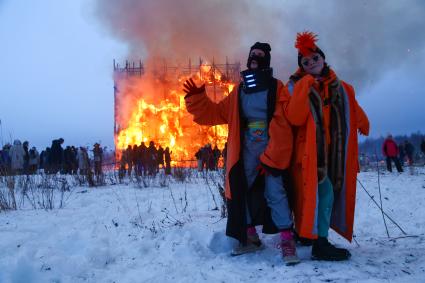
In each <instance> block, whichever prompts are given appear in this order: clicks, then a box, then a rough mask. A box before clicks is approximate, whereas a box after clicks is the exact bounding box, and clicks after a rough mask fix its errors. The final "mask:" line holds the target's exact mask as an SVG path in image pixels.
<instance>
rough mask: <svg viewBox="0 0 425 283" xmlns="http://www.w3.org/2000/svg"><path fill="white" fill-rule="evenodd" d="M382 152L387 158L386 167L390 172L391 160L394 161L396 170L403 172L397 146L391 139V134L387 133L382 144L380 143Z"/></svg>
mask: <svg viewBox="0 0 425 283" xmlns="http://www.w3.org/2000/svg"><path fill="white" fill-rule="evenodd" d="M382 153H383V154H384V156H385V157H386V159H387V169H388V171H390V172H392V167H391V162H392V161H394V163H395V166H396V168H397V171H398V172H403V168H402V167H401V164H400V160H399V159H398V154H399V150H398V146H397V144H396V142H395V141H394V139H393V136H392V135H388V137H387V138H386V139H385V141H384V144H383V145H382Z"/></svg>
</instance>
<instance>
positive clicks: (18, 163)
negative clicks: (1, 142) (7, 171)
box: [9, 140, 25, 175]
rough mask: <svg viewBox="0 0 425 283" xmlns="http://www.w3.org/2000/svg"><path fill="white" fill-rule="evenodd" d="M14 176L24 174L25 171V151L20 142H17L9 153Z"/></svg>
mask: <svg viewBox="0 0 425 283" xmlns="http://www.w3.org/2000/svg"><path fill="white" fill-rule="evenodd" d="M9 155H10V159H11V169H12V174H16V175H18V174H22V172H23V170H24V156H25V150H24V148H23V146H22V144H21V141H20V140H15V141H14V142H13V146H12V147H11V148H10V151H9Z"/></svg>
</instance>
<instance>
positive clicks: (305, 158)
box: [283, 70, 369, 241]
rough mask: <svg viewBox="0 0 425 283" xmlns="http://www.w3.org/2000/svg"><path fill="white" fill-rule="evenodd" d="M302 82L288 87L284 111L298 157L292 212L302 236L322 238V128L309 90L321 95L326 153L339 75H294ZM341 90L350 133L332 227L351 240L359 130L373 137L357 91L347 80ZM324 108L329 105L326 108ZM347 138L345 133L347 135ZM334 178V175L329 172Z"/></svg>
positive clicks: (293, 166)
mask: <svg viewBox="0 0 425 283" xmlns="http://www.w3.org/2000/svg"><path fill="white" fill-rule="evenodd" d="M293 77H297V78H298V80H296V81H295V80H290V81H289V83H288V85H287V87H288V91H289V93H290V96H288V97H284V98H287V100H286V101H284V102H283V105H284V112H285V114H286V117H287V119H288V120H289V122H290V123H291V124H292V125H293V126H294V135H295V142H294V155H293V159H292V162H291V170H290V172H291V176H292V182H293V188H294V191H293V201H292V203H293V206H294V207H293V209H294V216H295V228H296V230H297V232H298V234H299V235H300V236H302V237H306V238H311V239H314V238H317V227H316V225H315V223H317V208H318V207H317V206H318V176H319V175H318V174H319V172H318V146H317V143H316V142H317V140H316V137H317V135H316V134H317V133H316V128H317V126H316V125H317V124H316V122H315V118H314V117H313V114H312V110H311V109H313V108H311V107H313V106H312V105H311V104H310V95H311V94H310V92H312V88H313V91H314V90H315V91H316V93H319V94H320V103H321V105H322V109H323V114H322V118H321V123H322V125H323V126H324V130H325V133H324V135H325V143H326V145H325V147H326V152H328V150H329V149H330V147H331V138H332V137H331V133H330V125H331V124H332V122H333V121H332V120H331V117H332V116H331V113H330V109H329V108H330V105H329V104H328V103H325V102H326V101H330V100H329V97H330V93H331V89H330V85H331V83H332V85H335V82H337V81H336V80H337V77H336V75H335V73H334V72H333V71H332V70H329V74H328V76H326V77H325V78H324V79H322V80H321V81H320V82H316V81H315V79H314V78H313V77H312V76H311V75H308V74H305V73H303V72H301V71H300V70H298V72H297V73H296V74H295V76H293ZM339 82H340V84H339V86H338V88H337V89H338V91H339V93H341V96H342V98H343V99H342V101H343V102H344V105H345V106H344V109H345V110H344V115H343V116H342V120H345V123H342V125H344V127H346V130H345V131H343V132H342V133H343V134H342V136H343V140H345V145H343V146H342V152H343V158H342V161H343V164H344V165H345V167H344V169H345V171H344V172H343V176H342V177H343V182H342V186H341V191H340V192H338V193H335V196H334V206H333V208H334V209H333V212H332V217H331V227H332V228H333V229H334V230H335V231H336V232H338V233H339V234H340V235H342V236H343V237H345V238H346V239H348V240H349V241H351V238H352V234H353V222H354V208H355V200H356V176H357V172H358V171H359V165H358V141H357V130H359V131H360V133H362V134H364V135H368V134H369V120H368V118H367V116H366V114H365V113H364V112H363V110H362V108H361V107H360V106H359V105H358V103H357V101H356V98H355V94H354V89H353V87H352V86H351V85H349V84H348V83H346V82H344V81H339ZM324 104H325V105H324ZM344 134H345V135H344ZM327 174H329V171H328V172H327Z"/></svg>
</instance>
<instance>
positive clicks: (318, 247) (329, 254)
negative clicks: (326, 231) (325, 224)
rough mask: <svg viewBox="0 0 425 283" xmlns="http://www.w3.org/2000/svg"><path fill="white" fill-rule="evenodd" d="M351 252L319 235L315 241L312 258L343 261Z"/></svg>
mask: <svg viewBox="0 0 425 283" xmlns="http://www.w3.org/2000/svg"><path fill="white" fill-rule="evenodd" d="M350 257H351V254H350V252H349V251H348V250H346V249H341V248H336V247H335V246H334V245H332V244H331V243H329V241H328V239H327V238H325V237H319V238H318V239H317V240H316V241H314V243H313V248H312V250H311V258H312V259H313V260H327V261H341V260H348V259H349V258H350Z"/></svg>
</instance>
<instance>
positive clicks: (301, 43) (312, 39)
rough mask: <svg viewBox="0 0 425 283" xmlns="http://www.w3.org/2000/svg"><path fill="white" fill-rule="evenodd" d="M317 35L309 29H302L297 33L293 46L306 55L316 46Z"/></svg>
mask: <svg viewBox="0 0 425 283" xmlns="http://www.w3.org/2000/svg"><path fill="white" fill-rule="evenodd" d="M316 41H317V35H315V34H314V33H312V32H311V31H304V32H301V33H300V32H299V33H297V40H296V41H295V48H297V49H298V52H300V53H301V54H302V55H303V56H308V55H310V53H312V52H313V51H314V50H315V49H316V48H317V46H316Z"/></svg>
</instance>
